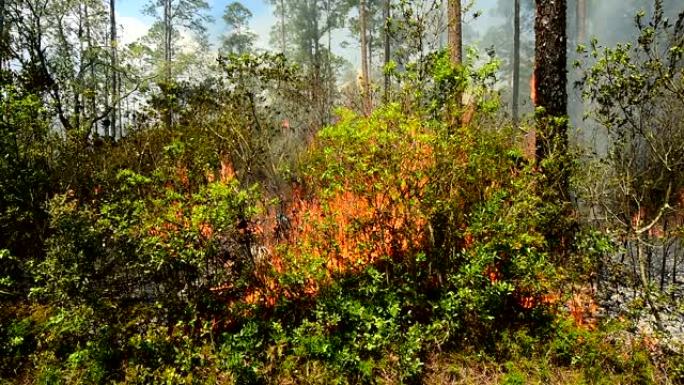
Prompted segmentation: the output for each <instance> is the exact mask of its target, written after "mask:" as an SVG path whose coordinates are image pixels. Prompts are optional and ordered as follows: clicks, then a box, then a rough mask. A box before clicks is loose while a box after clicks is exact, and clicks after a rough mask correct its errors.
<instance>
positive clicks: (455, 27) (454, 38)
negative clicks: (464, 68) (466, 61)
mask: <svg viewBox="0 0 684 385" xmlns="http://www.w3.org/2000/svg"><path fill="white" fill-rule="evenodd" d="M448 8H449V9H448V17H449V23H448V25H449V26H448V29H449V32H448V35H449V53H450V55H451V62H452V63H454V64H461V63H462V62H463V32H462V23H461V0H449V5H448Z"/></svg>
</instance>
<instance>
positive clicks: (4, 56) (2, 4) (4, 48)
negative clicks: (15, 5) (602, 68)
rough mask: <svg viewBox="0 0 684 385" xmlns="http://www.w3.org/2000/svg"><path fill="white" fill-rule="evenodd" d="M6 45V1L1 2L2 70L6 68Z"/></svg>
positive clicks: (0, 46)
mask: <svg viewBox="0 0 684 385" xmlns="http://www.w3.org/2000/svg"><path fill="white" fill-rule="evenodd" d="M5 44H6V42H5V0H0V69H2V68H3V67H4V64H5V59H6V58H7V47H5Z"/></svg>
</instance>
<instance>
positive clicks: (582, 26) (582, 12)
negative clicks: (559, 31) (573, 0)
mask: <svg viewBox="0 0 684 385" xmlns="http://www.w3.org/2000/svg"><path fill="white" fill-rule="evenodd" d="M576 22H577V25H576V27H575V28H576V29H577V44H583V43H584V42H585V41H586V39H587V0H577V20H576Z"/></svg>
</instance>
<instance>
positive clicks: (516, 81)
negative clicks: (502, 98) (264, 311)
mask: <svg viewBox="0 0 684 385" xmlns="http://www.w3.org/2000/svg"><path fill="white" fill-rule="evenodd" d="M519 103H520V0H515V5H514V10H513V100H512V107H513V124H514V125H515V126H516V127H517V126H518V122H519V120H520V116H519V108H518V106H519Z"/></svg>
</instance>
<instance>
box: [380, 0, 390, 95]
mask: <svg viewBox="0 0 684 385" xmlns="http://www.w3.org/2000/svg"><path fill="white" fill-rule="evenodd" d="M390 6H391V4H390V0H385V6H384V9H383V15H382V18H383V20H385V28H384V35H385V60H384V64H385V68H387V65H389V62H390V54H391V52H390V26H389V22H390ZM389 89H390V76H389V74H388V73H385V88H384V97H383V99H384V102H385V103H388V102H389Z"/></svg>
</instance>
